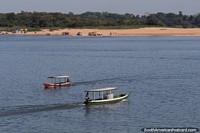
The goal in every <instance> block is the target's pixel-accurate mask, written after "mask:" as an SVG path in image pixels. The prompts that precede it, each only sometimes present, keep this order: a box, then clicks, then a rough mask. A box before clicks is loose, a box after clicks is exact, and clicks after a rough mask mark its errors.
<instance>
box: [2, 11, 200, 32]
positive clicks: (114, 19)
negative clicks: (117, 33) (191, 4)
mask: <svg viewBox="0 0 200 133" xmlns="http://www.w3.org/2000/svg"><path fill="white" fill-rule="evenodd" d="M0 27H31V28H50V27H54V28H55V27H58V28H90V27H96V28H101V27H102V28H134V27H181V28H195V27H200V14H196V15H183V14H182V12H181V11H180V12H179V13H178V14H174V13H162V12H158V13H156V14H149V15H143V16H139V15H133V14H129V13H125V14H117V13H109V12H85V13H82V14H74V13H72V12H69V13H59V12H50V13H47V12H24V11H22V12H21V13H0Z"/></svg>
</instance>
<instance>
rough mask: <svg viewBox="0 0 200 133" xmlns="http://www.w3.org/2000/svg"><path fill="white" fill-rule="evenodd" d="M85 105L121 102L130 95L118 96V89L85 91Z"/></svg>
mask: <svg viewBox="0 0 200 133" xmlns="http://www.w3.org/2000/svg"><path fill="white" fill-rule="evenodd" d="M85 92H86V96H85V102H84V103H85V104H86V105H92V104H108V103H116V102H119V101H122V100H123V99H126V98H128V97H129V95H130V93H126V94H118V88H116V87H107V88H100V89H94V90H88V91H85Z"/></svg>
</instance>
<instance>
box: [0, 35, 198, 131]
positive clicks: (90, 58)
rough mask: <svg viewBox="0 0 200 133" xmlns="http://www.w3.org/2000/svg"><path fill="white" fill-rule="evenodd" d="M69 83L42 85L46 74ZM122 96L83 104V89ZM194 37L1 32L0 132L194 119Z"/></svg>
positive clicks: (181, 123)
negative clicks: (66, 77)
mask: <svg viewBox="0 0 200 133" xmlns="http://www.w3.org/2000/svg"><path fill="white" fill-rule="evenodd" d="M54 75H69V76H71V78H70V80H71V81H72V82H73V83H74V85H73V86H71V87H65V88H62V89H53V90H45V89H44V88H43V86H42V84H43V82H46V81H47V77H48V76H54ZM102 87H118V88H120V92H122V93H126V92H130V93H131V95H130V97H129V98H128V100H127V101H123V102H119V103H117V104H110V105H109V104H108V105H98V106H85V105H84V104H83V101H84V98H85V92H84V91H85V90H89V89H95V88H102ZM199 112H200V38H199V37H67V36H54V37H53V36H0V132H1V133H7V132H8V133H11V132H15V133H28V132H30V133H38V132H40V133H76V132H77V133H79V132H81V133H102V132H107V133H127V132H128V133H140V132H142V131H141V129H142V128H149V127H196V128H199V127H200V115H199Z"/></svg>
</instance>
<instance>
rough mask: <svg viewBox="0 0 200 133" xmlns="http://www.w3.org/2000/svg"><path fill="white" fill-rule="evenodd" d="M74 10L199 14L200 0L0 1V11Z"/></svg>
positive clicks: (78, 12) (138, 13)
mask: <svg viewBox="0 0 200 133" xmlns="http://www.w3.org/2000/svg"><path fill="white" fill-rule="evenodd" d="M21 11H28V12H33V11H38V12H63V13H68V12H73V13H75V14H80V13H84V12H86V11H94V12H96V11H97V12H111V13H120V14H124V13H131V14H134V15H144V14H147V13H157V12H164V13H169V12H172V13H178V12H179V11H182V12H183V14H187V15H194V14H196V13H200V0H0V12H1V13H8V12H17V13H18V12H21Z"/></svg>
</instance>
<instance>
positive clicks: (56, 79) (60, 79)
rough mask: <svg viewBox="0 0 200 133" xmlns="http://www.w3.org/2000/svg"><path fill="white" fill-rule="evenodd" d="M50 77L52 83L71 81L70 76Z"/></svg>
mask: <svg viewBox="0 0 200 133" xmlns="http://www.w3.org/2000/svg"><path fill="white" fill-rule="evenodd" d="M48 79H50V83H53V84H56V83H66V82H70V80H69V76H50V77H48Z"/></svg>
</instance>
